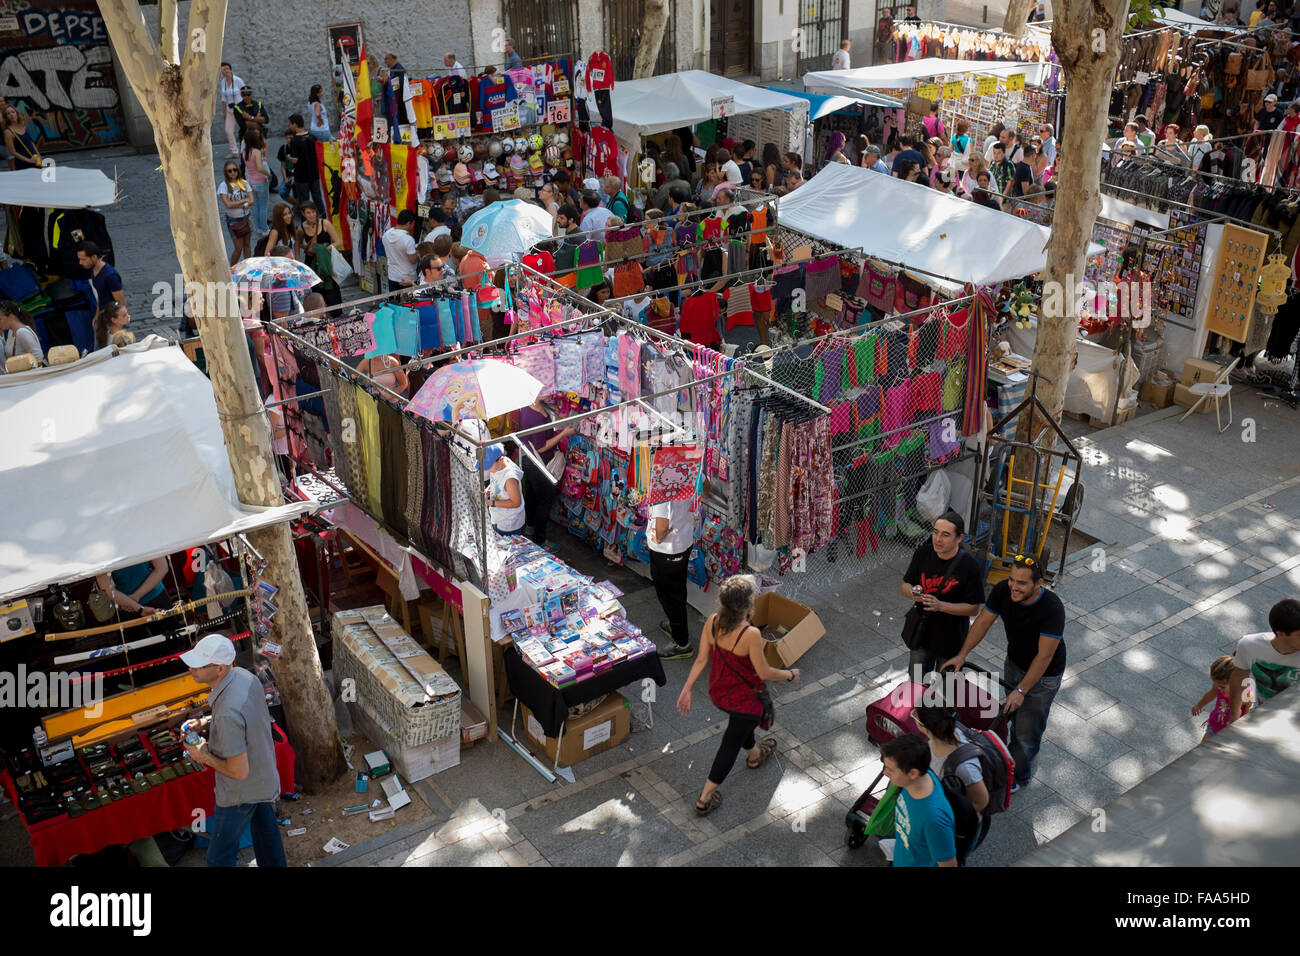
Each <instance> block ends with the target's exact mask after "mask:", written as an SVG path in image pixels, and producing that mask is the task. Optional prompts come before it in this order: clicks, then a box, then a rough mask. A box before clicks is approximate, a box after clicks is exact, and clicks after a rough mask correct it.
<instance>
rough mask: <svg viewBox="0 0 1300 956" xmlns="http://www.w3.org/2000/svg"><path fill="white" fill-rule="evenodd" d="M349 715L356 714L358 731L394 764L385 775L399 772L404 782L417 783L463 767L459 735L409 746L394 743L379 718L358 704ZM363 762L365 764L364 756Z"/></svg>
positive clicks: (353, 716)
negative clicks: (380, 724)
mask: <svg viewBox="0 0 1300 956" xmlns="http://www.w3.org/2000/svg"><path fill="white" fill-rule="evenodd" d="M349 713H350V714H351V715H352V722H353V724H354V726H355V727H356V729H357V730H359V731H360V732H361V733H362V734H364V735H365V736H366V738H367V739H368V740H369V741H370V742H371V743H372V744H376V745H378V746H380V747H382V748H383V750H384V753H385V755H386V756H387V757H388V759H389V760H390V761H391V766H390V767H389V769H388V771H385V773H387V772H391V771H392V770H396V771H397V773H398V774H399V775H400V776H401V778H402V779H403V780H405V781H407V782H408V783H415V782H416V781H417V780H423V779H425V778H426V777H432V776H433V775H434V774H435V773H442V772H443V771H444V770H450V769H451V768H452V767H456V766H459V765H460V734H459V732H457V734H456V735H455V736H452V737H441V738H439V739H438V740H434V741H431V742H429V743H425V744H419V745H418V746H414V747H406V746H403V745H402V744H400V743H397V742H396V741H394V740H393V739H392V737H391V736H390V735H389V734H387V733H385V732H384V729H383V728H382V727H380V726H379V724H378V723H377V722H376V721H375V719H374V718H373V717H371V716H370V715H369V714H367V713H366V712H365V711H364V710H363V709H362V708H361V707H359V706H358V705H356V704H352V705H350V707H349ZM362 763H363V764H364V763H365V757H364V756H363V757H362ZM372 776H378V775H372Z"/></svg>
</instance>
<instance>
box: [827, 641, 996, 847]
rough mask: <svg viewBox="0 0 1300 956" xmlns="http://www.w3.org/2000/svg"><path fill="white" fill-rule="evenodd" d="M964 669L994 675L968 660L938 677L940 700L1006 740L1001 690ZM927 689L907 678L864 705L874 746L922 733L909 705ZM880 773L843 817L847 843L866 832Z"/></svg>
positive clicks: (967, 722)
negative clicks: (991, 689)
mask: <svg viewBox="0 0 1300 956" xmlns="http://www.w3.org/2000/svg"><path fill="white" fill-rule="evenodd" d="M966 671H973V672H975V673H979V674H983V675H985V676H986V677H988V678H992V677H993V675H992V674H990V673H989V672H988V671H986V670H984V669H983V668H982V667H978V666H976V665H974V664H970V663H967V664H966V666H965V668H963V671H962V672H961V673H958V674H953V673H951V672H948V673H945V674H944V675H942V678H941V679H942V680H943V681H944V686H943V698H944V702H945V703H946V704H947V705H948V706H950V707H952V708H953V709H954V710H956V711H957V719H958V722H959V723H961V724H962V725H963V726H965V727H969V728H970V729H971V730H989V731H992V732H993V733H994V734H996V735H997V737H998V739H999V740H1001V741H1002V743H1003V745H1004V746H1006V745H1008V743H1009V740H1010V731H1009V730H1008V728H1007V721H1006V719H1005V718H1004V717H1003V716H1002V701H1001V700H1000V699H999V698H1000V695H994V694H993V693H990V692H989V690H988V689H987V688H985V687H984V686H982V685H981V684H979V683H976V682H975V681H973V680H970V679H969V678H968V677H967V676H966V673H965V672H966ZM998 683H999V684H1001V685H1002V686H1003V687H1005V688H1007V689H1008V690H1013V689H1014V686H1013V685H1011V684H1008V683H1007V682H1006V681H1004V680H1001V679H998ZM927 689H928V688H927V685H925V684H918V683H916V682H915V681H910V680H905V681H903V682H902V683H901V684H899V685H897V686H896V687H895V688H894V689H893V690H891V691H890V692H889V693H888V694H886V695H885V696H884V697H882V698H880V699H879V700H877V701H875V702H874V703H872V704H869V705H868V706H867V736H868V737H870V738H871V740H872V742H873V743H875V745H876V746H877V747H879V746H880V745H881V744H883V743H885V742H886V741H888V740H893V739H894V738H895V737H901V736H903V735H904V734H916V735H918V736H922V737H923V736H924V734H922V733H921V728H919V727H918V726H917V725H916V721H914V720H913V719H912V711H913V710H914V709H915V708H916V707H917V706H919V705H920V704H921V703H922V702H923V699H924V696H925V694H926V692H927ZM884 778H885V771H884V770H883V769H881V771H880V773H878V774H877V775H876V779H874V780H872V781H871V783H870V785H868V787H867V789H866V790H864V791H863V792H862V795H861V796H859V797H858V799H857V800H856V801H854V803H853V806H852V807H850V808H849V812H848V813H847V814H846V815H845V817H844V826H845V834H844V844H845V846H847V847H849V848H850V849H856V848H857V847H860V846H862V844H863V843H865V842H866V841H867V836H868V835H869V833H868V830H867V825H868V823H869V822H870V820H871V814H872V812H873V811H874V810H875V809H876V805H877V804H878V803H879V802H880V799H881V797H883V796H884V794H885V791H886V789H887V787H882V786H880V782H881V781H882V780H884ZM987 832H988V829H987V827H985V828H984V830H983V832H982V833H981V835H980V837H979V839H980V840H982V839H983V836H984V834H986V833H987ZM976 845H978V843H977V844H976ZM971 849H974V847H972V848H971Z"/></svg>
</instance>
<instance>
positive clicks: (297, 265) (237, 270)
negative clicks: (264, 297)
mask: <svg viewBox="0 0 1300 956" xmlns="http://www.w3.org/2000/svg"><path fill="white" fill-rule="evenodd" d="M230 275H231V277H232V278H233V279H234V280H235V287H236V288H238V289H239V290H240V291H241V292H265V291H269V290H271V289H275V290H277V291H279V290H281V289H288V290H293V291H297V290H301V289H310V288H311V287H312V286H314V285H316V284H317V283H318V282H320V276H318V275H317V274H316V273H315V272H313V271H312V270H311V269H310V268H309V267H308V266H307V265H306V264H304V263H301V262H299V261H298V260H297V259H290V258H289V257H288V256H253V257H252V258H249V259H245V260H243V261H242V262H240V263H238V264H236V265H234V266H232V267H231V269H230Z"/></svg>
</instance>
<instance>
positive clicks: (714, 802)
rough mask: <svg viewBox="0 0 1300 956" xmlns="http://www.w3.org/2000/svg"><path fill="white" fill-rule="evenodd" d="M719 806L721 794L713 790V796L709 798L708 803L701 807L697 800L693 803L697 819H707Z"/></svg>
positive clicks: (720, 804)
mask: <svg viewBox="0 0 1300 956" xmlns="http://www.w3.org/2000/svg"><path fill="white" fill-rule="evenodd" d="M720 806H722V794H721V793H719V792H718V791H717V790H714V791H713V796H711V797H709V802H708V803H706V804H704V805H703V806H701V805H700V803H699V801H698V800H697V801H696V802H695V815H696V816H697V817H707V816H708V815H709V814H710V813H712V812H713V811H714V810H716V809H718V807H720Z"/></svg>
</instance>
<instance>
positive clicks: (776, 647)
mask: <svg viewBox="0 0 1300 956" xmlns="http://www.w3.org/2000/svg"><path fill="white" fill-rule="evenodd" d="M749 620H750V623H751V624H753V625H754V626H755V627H757V628H758V629H759V630H760V631H762V630H769V629H772V630H782V629H784V634H783V636H782V637H781V638H780V639H779V640H776V641H767V642H766V643H765V644H764V646H763V652H764V655H765V656H766V657H767V662H768V663H769V664H771V665H772V666H773V667H789V666H790V665H792V664H793V663H794V662H795V661H797V660H798V659H799V658H800V657H802V656H803V655H804V654H805V653H806V652H807V650H808V648H810V647H812V646H813V645H814V644H816V643H817V642H818V641H820V640H821V639H822V638H823V637H824V636H825V634H826V627H825V626H824V625H823V624H822V622H821V618H819V617H818V616H817V615H816V614H814V613H813V610H812V608H810V607H808V606H807V605H805V604H800V603H799V602H798V601H792V600H790V599H789V598H788V597H783V596H781V595H780V594H773V593H771V592H767V593H764V594H760V595H758V597H756V598H754V613H753V614H751V615H750V619H749Z"/></svg>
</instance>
